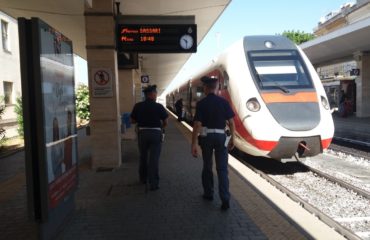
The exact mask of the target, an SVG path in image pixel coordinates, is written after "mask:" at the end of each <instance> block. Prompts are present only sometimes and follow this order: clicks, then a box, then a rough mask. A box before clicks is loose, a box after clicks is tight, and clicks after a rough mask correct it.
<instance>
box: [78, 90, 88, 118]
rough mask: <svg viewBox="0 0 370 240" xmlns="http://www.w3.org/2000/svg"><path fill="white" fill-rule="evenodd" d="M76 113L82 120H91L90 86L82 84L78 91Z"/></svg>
mask: <svg viewBox="0 0 370 240" xmlns="http://www.w3.org/2000/svg"><path fill="white" fill-rule="evenodd" d="M76 114H77V117H78V118H80V119H81V120H86V121H89V120H90V102H89V87H88V86H87V85H85V84H80V85H78V87H77V91H76Z"/></svg>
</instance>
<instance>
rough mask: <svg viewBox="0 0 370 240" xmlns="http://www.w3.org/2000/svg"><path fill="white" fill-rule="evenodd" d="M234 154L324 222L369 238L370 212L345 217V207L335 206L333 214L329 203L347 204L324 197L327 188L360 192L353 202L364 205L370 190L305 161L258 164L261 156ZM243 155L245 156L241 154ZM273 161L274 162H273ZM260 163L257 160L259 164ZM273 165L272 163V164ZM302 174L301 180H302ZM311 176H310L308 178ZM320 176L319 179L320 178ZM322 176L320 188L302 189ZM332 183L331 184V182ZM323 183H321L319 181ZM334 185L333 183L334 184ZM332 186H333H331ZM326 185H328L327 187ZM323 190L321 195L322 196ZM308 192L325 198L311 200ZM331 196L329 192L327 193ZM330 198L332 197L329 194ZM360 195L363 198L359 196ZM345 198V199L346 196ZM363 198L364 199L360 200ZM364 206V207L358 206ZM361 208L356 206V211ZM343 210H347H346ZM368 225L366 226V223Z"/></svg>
mask: <svg viewBox="0 0 370 240" xmlns="http://www.w3.org/2000/svg"><path fill="white" fill-rule="evenodd" d="M234 155H235V157H237V158H238V159H239V160H240V161H241V162H243V163H244V164H245V165H247V167H249V168H250V169H252V170H253V171H254V172H256V173H258V174H259V175H260V176H261V177H263V178H264V179H266V180H267V181H268V182H270V183H271V184H272V185H273V186H275V187H276V188H278V189H279V190H280V191H282V192H283V193H285V194H286V195H288V196H289V197H290V198H291V199H293V200H294V201H296V202H298V203H300V205H302V207H304V208H305V209H306V210H307V211H309V212H311V213H312V214H314V215H315V216H317V217H318V218H319V219H321V220H322V221H323V222H324V223H326V224H327V225H328V226H330V227H332V228H333V229H335V230H336V231H337V232H339V233H340V234H342V235H343V236H345V237H346V238H348V239H362V238H363V239H370V234H369V233H368V232H367V231H366V228H367V225H368V222H369V220H370V218H369V216H370V215H367V213H364V214H362V215H361V214H360V213H359V214H358V215H361V216H357V215H356V216H349V217H346V215H349V214H346V213H344V214H338V211H339V212H341V211H342V210H340V209H339V210H338V209H336V210H333V212H336V213H334V214H331V210H330V209H329V210H328V209H327V208H328V206H333V207H335V208H342V207H343V208H346V206H345V205H344V206H339V205H341V204H337V203H336V201H338V199H332V200H333V201H332V202H330V200H329V199H326V201H325V197H323V196H325V195H326V194H325V191H328V192H330V191H334V192H338V194H339V192H342V191H343V192H347V193H345V194H344V196H338V198H341V197H343V198H344V199H346V198H347V199H348V197H346V196H347V195H351V196H352V195H357V196H356V199H355V200H354V202H358V203H359V205H360V206H361V204H362V201H363V204H365V206H368V205H367V204H369V199H370V194H369V192H367V191H365V190H363V189H360V188H358V187H356V186H353V185H352V184H350V183H347V182H345V181H343V180H340V179H338V178H335V177H333V176H330V175H329V174H326V173H324V172H321V171H319V170H317V169H314V168H312V167H310V166H307V165H306V164H304V163H302V162H300V161H297V162H294V163H289V164H281V163H278V162H273V160H271V159H264V161H265V162H266V161H267V163H266V165H267V166H264V165H265V164H258V163H257V162H259V161H260V160H263V159H260V158H258V160H256V161H253V160H252V161H250V159H248V158H252V159H253V158H255V157H250V156H247V155H245V154H243V153H238V154H234ZM241 155H242V156H241ZM246 157H247V159H246ZM271 161H272V162H271ZM256 163H257V164H256ZM269 166H270V167H269ZM300 178H301V180H299V179H300ZM315 178H316V179H315ZM307 179H310V180H307ZM318 179H320V180H318ZM322 179H325V181H323V183H322V184H321V185H322V186H321V189H319V190H316V192H315V190H313V189H311V190H312V192H310V189H309V188H310V187H311V186H308V190H304V191H302V189H303V188H304V187H303V185H305V184H304V182H310V181H312V182H319V181H320V182H322ZM299 181H302V184H301V185H302V186H301V185H300V184H297V185H298V186H292V184H291V183H290V182H299ZM329 183H331V184H329ZM319 185H320V184H319ZM331 185H333V186H331ZM329 186H330V187H329ZM326 188H327V189H326ZM338 188H342V189H341V190H340V191H339V190H333V189H338ZM320 191H321V195H323V196H320ZM309 195H318V197H317V198H322V197H323V199H324V200H320V201H323V202H322V203H319V204H318V203H317V202H315V201H312V200H311V199H310V198H309V197H307V196H309ZM327 195H328V196H330V194H329V193H328V194H327ZM328 198H330V197H328ZM357 199H361V200H357ZM343 201H344V202H345V201H346V200H343ZM360 202H361V203H360ZM359 208H361V207H359ZM357 210H358V209H356V210H354V211H357ZM343 212H346V211H345V210H343ZM364 226H365V227H364Z"/></svg>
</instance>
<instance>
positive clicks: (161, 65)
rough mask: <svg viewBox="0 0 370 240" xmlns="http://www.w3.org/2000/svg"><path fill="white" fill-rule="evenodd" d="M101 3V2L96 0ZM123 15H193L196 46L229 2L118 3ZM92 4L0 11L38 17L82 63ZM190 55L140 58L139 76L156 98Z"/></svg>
mask: <svg viewBox="0 0 370 240" xmlns="http://www.w3.org/2000/svg"><path fill="white" fill-rule="evenodd" d="M96 1H104V0H96ZM119 1H120V2H121V4H120V11H121V13H122V14H123V15H125V14H127V15H162V16H166V15H194V16H195V23H196V24H197V28H198V29H197V35H198V37H197V38H198V39H197V41H198V45H199V43H200V42H201V41H202V39H203V38H204V36H205V35H206V34H207V32H208V31H209V29H210V28H211V27H212V25H213V24H214V23H215V21H216V20H217V19H218V17H219V16H220V15H221V14H222V12H223V11H224V9H225V8H226V7H227V5H228V4H229V2H230V1H231V0H201V1H199V0H186V1H184V0H119ZM92 2H94V1H93V0H26V1H21V0H0V10H1V11H3V12H5V13H7V14H9V15H10V16H12V17H14V18H17V17H26V18H30V17H39V18H41V19H42V20H44V21H45V22H47V23H48V24H49V25H51V26H53V27H54V28H56V29H58V30H59V31H60V32H62V33H63V34H64V35H66V36H67V37H68V38H70V39H71V40H72V41H73V48H74V52H75V53H76V54H77V55H79V56H81V57H82V58H84V59H86V49H85V46H86V40H85V20H84V8H85V4H87V5H89V4H91V3H92ZM189 57H190V54H140V58H141V59H142V61H143V69H142V72H143V73H146V74H147V75H149V77H150V81H151V82H150V83H151V84H157V85H158V92H159V94H160V93H161V92H162V91H164V89H165V88H166V87H167V86H168V84H169V83H170V82H171V81H172V80H173V79H174V77H175V76H176V74H177V73H178V71H179V70H180V69H181V67H182V66H183V65H184V63H185V62H186V61H187V59H188V58H189Z"/></svg>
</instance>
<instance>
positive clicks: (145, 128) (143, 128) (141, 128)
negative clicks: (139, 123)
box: [139, 127, 162, 131]
mask: <svg viewBox="0 0 370 240" xmlns="http://www.w3.org/2000/svg"><path fill="white" fill-rule="evenodd" d="M139 130H158V131H162V129H161V128H150V127H139Z"/></svg>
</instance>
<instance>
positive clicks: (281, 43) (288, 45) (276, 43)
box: [243, 35, 297, 51]
mask: <svg viewBox="0 0 370 240" xmlns="http://www.w3.org/2000/svg"><path fill="white" fill-rule="evenodd" d="M243 43H244V48H245V50H247V51H258V50H290V49H291V50H293V49H297V47H296V45H295V44H294V43H293V42H292V41H291V40H289V39H288V38H287V37H285V36H281V35H262V36H245V37H244V41H243Z"/></svg>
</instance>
